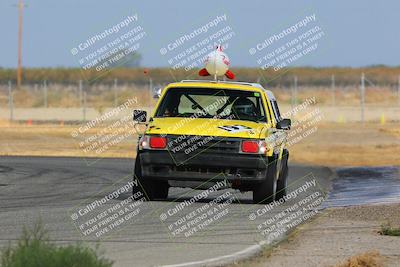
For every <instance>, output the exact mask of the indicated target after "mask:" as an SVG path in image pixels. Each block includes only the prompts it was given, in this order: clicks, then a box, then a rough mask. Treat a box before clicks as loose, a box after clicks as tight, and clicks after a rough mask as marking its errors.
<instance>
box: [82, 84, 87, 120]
mask: <svg viewBox="0 0 400 267" xmlns="http://www.w3.org/2000/svg"><path fill="white" fill-rule="evenodd" d="M82 113H83V114H82V115H83V122H86V92H85V91H84V92H83V107H82Z"/></svg>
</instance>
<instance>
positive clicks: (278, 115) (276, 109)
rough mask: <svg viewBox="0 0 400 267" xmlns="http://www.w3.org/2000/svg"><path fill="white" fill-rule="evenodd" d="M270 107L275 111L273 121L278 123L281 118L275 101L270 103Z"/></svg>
mask: <svg viewBox="0 0 400 267" xmlns="http://www.w3.org/2000/svg"><path fill="white" fill-rule="evenodd" d="M272 106H273V107H274V111H275V119H276V121H277V122H278V121H280V120H281V119H282V118H281V112H280V111H279V107H278V103H277V102H276V100H273V101H272Z"/></svg>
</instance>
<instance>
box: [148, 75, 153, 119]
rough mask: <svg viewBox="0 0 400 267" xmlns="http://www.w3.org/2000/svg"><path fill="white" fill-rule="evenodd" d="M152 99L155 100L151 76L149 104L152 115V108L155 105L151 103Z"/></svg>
mask: <svg viewBox="0 0 400 267" xmlns="http://www.w3.org/2000/svg"><path fill="white" fill-rule="evenodd" d="M152 100H153V79H152V78H149V106H150V110H149V111H150V112H149V113H150V116H151V114H152V113H153V110H152V106H153V105H152V104H151V102H152Z"/></svg>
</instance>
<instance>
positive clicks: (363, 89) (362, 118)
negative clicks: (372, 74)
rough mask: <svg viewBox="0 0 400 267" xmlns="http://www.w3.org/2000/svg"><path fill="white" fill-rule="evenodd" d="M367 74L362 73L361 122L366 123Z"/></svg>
mask: <svg viewBox="0 0 400 267" xmlns="http://www.w3.org/2000/svg"><path fill="white" fill-rule="evenodd" d="M364 80H365V75H364V72H363V73H362V74H361V88H360V89H361V122H362V123H364V104H365V81H364Z"/></svg>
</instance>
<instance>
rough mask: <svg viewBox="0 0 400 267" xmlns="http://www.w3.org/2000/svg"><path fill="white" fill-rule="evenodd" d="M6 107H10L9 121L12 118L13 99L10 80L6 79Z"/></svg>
mask: <svg viewBox="0 0 400 267" xmlns="http://www.w3.org/2000/svg"><path fill="white" fill-rule="evenodd" d="M8 108H9V109H10V122H12V121H13V120H14V100H13V94H12V87H11V81H8Z"/></svg>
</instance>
